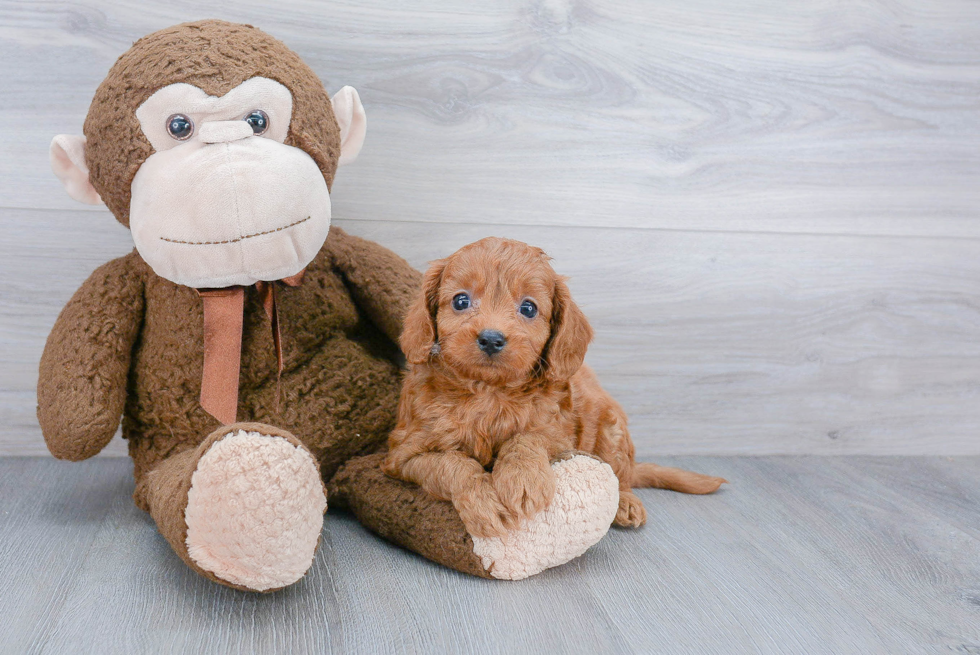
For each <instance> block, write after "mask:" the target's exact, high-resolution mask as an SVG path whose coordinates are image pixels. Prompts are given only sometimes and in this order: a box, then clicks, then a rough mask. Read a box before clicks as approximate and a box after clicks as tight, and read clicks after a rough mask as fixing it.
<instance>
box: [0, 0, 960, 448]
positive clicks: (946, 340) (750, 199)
mask: <svg viewBox="0 0 980 655" xmlns="http://www.w3.org/2000/svg"><path fill="white" fill-rule="evenodd" d="M205 17H218V18H224V19H227V20H234V21H241V22H249V23H252V24H255V25H258V26H260V27H262V28H263V29H265V30H266V31H268V32H270V33H271V34H273V35H274V36H276V37H278V38H280V39H282V40H284V41H285V42H286V43H287V44H288V45H289V46H290V47H292V48H293V49H294V50H296V51H297V52H298V53H299V54H300V55H301V56H302V57H303V58H304V59H305V60H306V61H307V62H308V63H309V64H310V65H311V66H312V67H313V68H314V70H315V71H316V72H317V73H318V74H319V75H320V77H321V78H322V80H323V81H324V83H325V84H326V86H327V88H328V90H329V91H331V92H334V91H336V90H337V89H338V88H340V86H342V85H344V84H351V85H353V86H355V87H356V88H357V89H358V90H359V91H360V94H361V98H362V99H363V101H364V105H365V107H366V110H367V112H368V118H369V128H368V139H367V142H366V145H365V148H364V150H363V152H362V154H361V157H360V158H359V159H358V161H357V162H355V163H354V164H352V165H351V166H349V167H347V168H345V169H342V170H341V171H340V172H339V174H338V179H337V183H336V185H335V188H334V194H333V199H334V215H335V216H336V217H337V218H338V220H337V221H336V223H337V224H338V225H341V226H343V227H344V228H345V229H348V230H349V231H351V232H353V233H356V234H360V235H363V236H366V237H369V238H372V239H375V240H377V241H379V242H381V243H383V244H385V245H387V246H389V247H391V248H392V249H394V250H395V251H397V252H398V253H400V254H401V255H403V256H404V257H405V258H406V259H408V260H409V261H410V262H412V263H413V264H414V265H416V266H418V267H424V266H425V264H426V262H427V261H429V260H431V259H434V258H437V257H440V256H443V255H446V254H448V253H450V252H452V251H453V250H454V249H456V248H457V247H459V246H461V245H463V244H465V243H468V242H470V241H472V240H475V239H477V238H480V237H483V236H487V235H500V236H509V237H514V238H518V239H522V240H525V241H528V242H531V243H534V244H536V245H539V246H542V247H544V248H545V249H546V250H547V251H548V252H549V253H550V254H552V255H553V256H554V258H555V262H554V263H555V267H556V268H557V269H558V270H559V271H560V272H562V273H565V274H568V275H570V276H572V280H571V286H572V291H573V293H574V295H575V296H576V298H577V300H578V301H579V303H580V304H581V305H582V306H583V308H584V309H585V311H586V312H587V314H588V315H589V317H590V318H591V320H592V322H593V324H594V326H595V328H596V332H597V338H596V341H595V344H594V346H593V348H592V350H591V351H590V354H589V361H590V362H591V363H592V364H593V366H594V367H595V368H596V369H597V370H598V372H599V374H600V376H601V379H602V380H603V381H604V383H605V385H606V386H607V387H608V388H609V389H610V390H611V391H612V392H613V393H614V394H615V395H616V396H617V397H618V398H619V399H620V400H621V401H622V403H623V404H624V406H625V407H626V409H627V410H628V411H629V413H630V414H631V416H632V421H633V423H632V425H633V432H634V435H635V440H636V441H637V445H638V450H639V452H640V454H641V455H644V456H653V455H656V454H659V453H671V454H684V453H712V454H730V453H747V454H764V453H814V454H842V453H849V454H853V453H878V454H893V453H894V454H898V453H903V454H915V453H924V454H949V455H955V454H965V453H973V454H977V453H980V176H978V174H980V4H978V3H977V2H972V1H970V0H907V1H893V0H883V1H880V2H873V1H868V0H841V1H840V2H834V1H832V0H815V1H814V2H807V3H786V2H778V1H776V0H756V1H748V2H722V1H720V0H648V1H640V0H625V1H623V0H616V1H615V2H614V1H612V0H606V1H604V2H584V1H582V2H579V1H569V0H520V1H518V0H512V1H500V2H493V3H473V2H469V1H467V0H440V1H438V2H436V1H435V0H410V1H407V2H398V3H392V2H387V1H385V0H347V1H343V2H340V1H327V2H316V1H313V0H282V1H280V2H277V3H269V2H266V1H264V0H236V1H235V2H216V3H213V4H212V5H211V6H210V7H205V5H204V4H203V3H200V2H189V1H186V0H172V1H170V2H167V3H158V2H148V1H145V0H138V1H134V0H102V1H96V0H82V1H77V2H58V3H49V2H34V1H30V0H21V1H16V0H3V1H2V2H0V61H2V62H3V72H2V78H0V100H2V103H0V112H2V114H0V115H2V116H4V118H5V120H3V127H2V129H0V278H2V280H3V285H2V287H0V454H41V453H44V452H46V451H45V449H44V446H43V442H42V440H41V438H40V431H39V428H38V426H37V423H36V420H35V418H34V405H35V395H34V389H35V384H36V376H37V373H36V367H37V361H38V358H39V356H40V352H41V349H42V346H43V343H44V338H45V336H46V334H47V332H48V330H49V329H50V327H51V325H52V323H53V322H54V319H55V317H56V315H57V312H58V311H59V309H60V308H61V306H62V305H63V304H64V303H65V301H66V300H67V299H68V298H69V296H70V295H71V293H72V292H73V291H74V289H75V288H77V286H78V285H79V284H80V283H81V282H82V280H84V278H85V277H86V276H87V275H88V273H89V272H91V270H92V269H94V268H95V267H96V266H97V265H99V264H100V263H102V262H104V261H105V260H107V259H109V258H112V257H115V256H119V255H121V254H124V253H126V252H127V251H128V250H129V249H130V248H131V240H130V238H129V235H128V232H127V231H126V230H125V229H123V228H122V227H120V226H119V225H117V224H116V223H115V221H114V220H113V219H112V218H111V216H110V215H109V214H108V213H107V212H105V211H104V210H100V209H93V208H89V207H86V206H81V205H78V204H75V203H73V202H72V201H71V200H70V199H69V198H68V197H67V196H66V194H65V193H64V192H63V191H62V189H61V188H60V186H59V184H58V182H57V181H56V180H55V178H54V176H53V175H52V174H51V172H50V170H49V167H48V163H47V149H48V144H49V142H50V139H51V137H52V136H53V135H55V134H58V133H66V132H76V133H77V132H80V130H81V125H82V121H83V119H84V116H85V112H86V110H87V107H88V103H89V101H90V100H91V97H92V94H93V92H94V90H95V88H96V86H97V85H98V83H99V82H100V80H101V79H102V77H103V76H104V75H105V73H106V71H107V70H108V69H109V67H110V66H111V65H112V62H113V61H114V60H115V58H116V57H117V56H118V55H119V54H121V53H122V52H123V51H124V50H125V49H126V48H127V47H128V46H129V44H130V43H131V42H132V41H134V40H135V39H137V38H138V37H140V36H141V35H143V34H146V33H148V32H151V31H153V30H155V29H159V28H162V27H166V26H168V25H171V24H174V23H178V22H182V21H184V20H191V19H197V18H205ZM109 452H110V453H114V454H118V453H121V452H122V448H121V447H120V445H119V444H118V443H116V444H114V445H113V446H111V447H110V449H109Z"/></svg>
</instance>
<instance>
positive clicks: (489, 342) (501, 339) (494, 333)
mask: <svg viewBox="0 0 980 655" xmlns="http://www.w3.org/2000/svg"><path fill="white" fill-rule="evenodd" d="M476 343H477V345H478V346H480V350H482V351H483V352H484V353H486V354H487V355H489V356H490V357H493V356H494V355H496V354H497V353H499V352H500V351H501V350H503V349H504V346H506V345H507V337H505V336H504V333H503V332H500V331H499V330H483V331H482V332H480V334H478V335H477V336H476Z"/></svg>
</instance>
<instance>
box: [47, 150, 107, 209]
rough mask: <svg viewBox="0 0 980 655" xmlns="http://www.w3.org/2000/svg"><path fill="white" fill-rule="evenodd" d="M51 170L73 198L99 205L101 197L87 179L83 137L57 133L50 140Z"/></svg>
mask: <svg viewBox="0 0 980 655" xmlns="http://www.w3.org/2000/svg"><path fill="white" fill-rule="evenodd" d="M50 154H51V170H53V171H54V174H55V175H57V176H58V179H59V180H61V183H62V184H63V185H64V186H65V191H67V192H68V195H69V196H71V197H72V198H73V199H74V200H78V201H79V202H84V203H88V204H89V205H101V204H102V198H101V197H99V194H98V192H97V191H96V190H95V188H94V187H93V186H92V183H91V182H90V181H89V179H88V166H86V165H85V137H83V136H77V135H74V134H59V135H58V136H56V137H55V138H53V139H52V140H51V151H50Z"/></svg>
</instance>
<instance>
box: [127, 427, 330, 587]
mask: <svg viewBox="0 0 980 655" xmlns="http://www.w3.org/2000/svg"><path fill="white" fill-rule="evenodd" d="M143 484H144V485H145V490H144V491H145V494H146V498H147V500H148V504H149V509H150V515H151V516H152V517H153V519H154V520H155V521H156V523H157V527H158V528H159V529H160V532H161V534H163V536H164V537H165V538H166V539H167V541H168V542H170V545H171V546H172V547H173V549H174V551H176V553H177V554H178V555H179V556H180V558H181V559H183V560H184V561H185V562H186V563H187V564H188V565H189V566H190V567H191V568H192V569H194V570H195V571H197V572H198V573H200V574H201V575H203V576H205V577H207V578H209V579H211V580H214V581H215V582H220V583H221V584H224V585H228V586H229V587H234V588H236V589H242V590H246V591H273V590H275V589H280V588H282V587H285V586H287V585H290V584H292V583H294V582H296V581H297V580H299V579H300V578H302V577H303V575H304V574H305V573H306V571H307V570H308V569H309V568H310V566H311V565H312V563H313V556H314V554H315V552H316V548H317V545H318V544H319V540H320V532H321V530H322V528H323V513H324V512H325V511H326V508H327V501H326V495H325V490H324V487H323V482H322V481H321V479H320V469H319V466H318V465H317V463H316V460H315V459H314V458H313V456H312V455H311V454H310V452H309V451H308V450H307V449H306V447H305V446H303V444H302V443H300V441H299V439H297V438H296V437H294V436H293V435H291V434H289V433H288V432H286V431H285V430H280V429H277V428H273V427H271V426H269V425H264V424H261V423H234V424H232V425H226V426H223V427H222V428H220V429H218V430H215V431H214V432H213V433H211V435H209V436H208V438H207V439H205V440H204V443H202V444H201V445H200V446H198V447H197V448H195V449H192V450H187V451H184V452H182V453H179V454H177V455H172V456H171V457H169V458H167V459H165V460H164V461H163V462H161V463H160V464H159V465H158V466H157V467H156V468H154V469H153V470H152V471H150V472H149V473H148V474H147V477H146V479H145V480H144V481H143Z"/></svg>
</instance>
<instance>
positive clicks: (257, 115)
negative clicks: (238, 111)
mask: <svg viewBox="0 0 980 655" xmlns="http://www.w3.org/2000/svg"><path fill="white" fill-rule="evenodd" d="M242 120H244V121H245V122H246V123H248V124H249V125H251V126H252V132H254V133H255V136H258V135H260V134H264V133H265V131H266V130H268V129H269V115H268V114H267V113H265V112H264V111H262V110H261V109H256V110H255V111H252V112H249V114H248V116H246V117H245V118H243V119H242Z"/></svg>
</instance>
